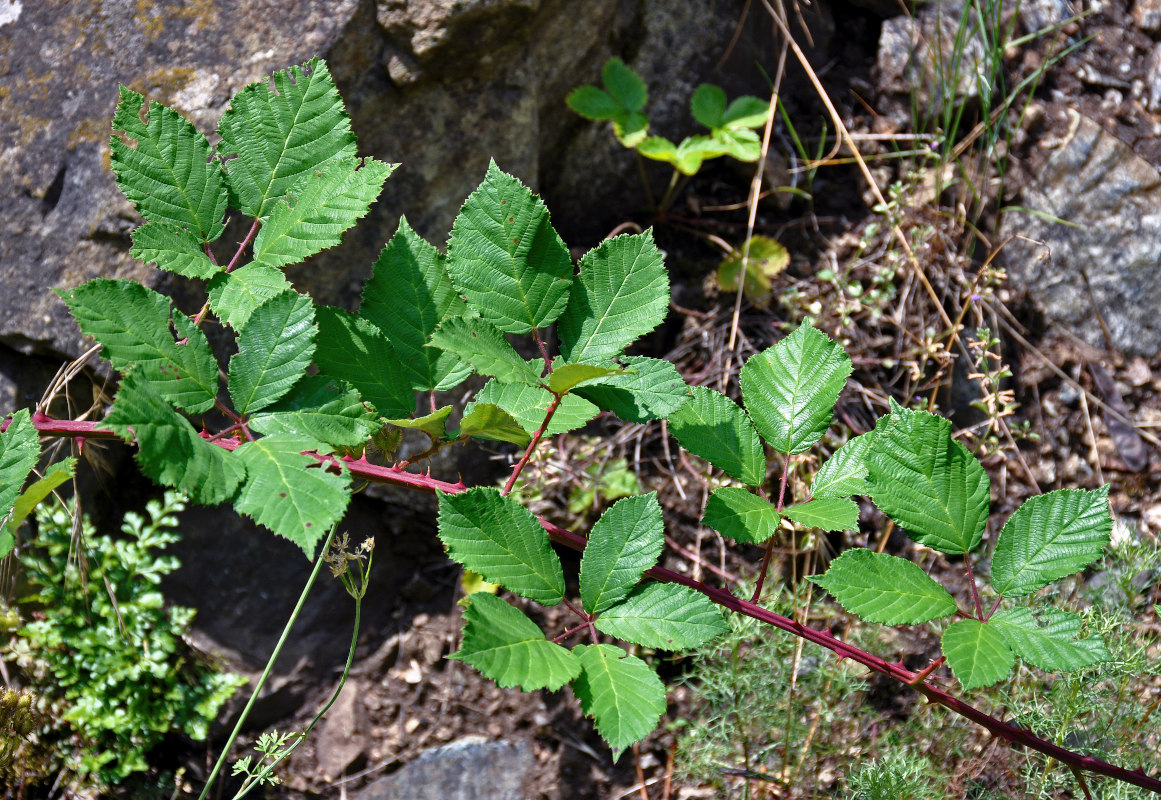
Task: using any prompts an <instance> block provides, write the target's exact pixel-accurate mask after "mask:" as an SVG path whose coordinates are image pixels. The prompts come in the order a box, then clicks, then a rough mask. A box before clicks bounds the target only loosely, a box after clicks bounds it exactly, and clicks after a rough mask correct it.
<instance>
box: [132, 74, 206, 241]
mask: <svg viewBox="0 0 1161 800" xmlns="http://www.w3.org/2000/svg"><path fill="white" fill-rule="evenodd" d="M144 105H145V98H144V97H142V96H141V95H139V94H137V92H135V91H133V90H132V89H129V88H127V87H125V86H122V87H121V99H120V101H119V102H118V103H117V111H116V112H115V113H114V114H113V131H114V136H113V138H112V139H110V140H109V149H110V151H111V156H112V165H113V174H114V175H116V176H117V186H118V187H120V189H121V191H122V192H123V193H124V194H125V196H126V197H128V198H129V200H131V201H132V203H133V205H135V206H137V210H138V211H139V212H141V216H143V217H145V219H147V220H148V221H149V222H168V223H171V224H173V225H175V226H177V227H178V228H185V229H187V230H189V231H191V232H192V233H193V234H195V235H196V236H197V239H198V241H199V242H212V241H213V240H214V239H217V238H218V237H219V236H221V235H222V228H223V227H224V222H223V217H224V216H225V213H226V187H225V185H224V184H223V182H222V169H221V166H220V165H219V164H218V162H217V161H211V160H210V155H211V153H212V151H211V150H210V144H209V142H208V141H207V140H206V137H205V136H204V135H203V134H202V133H201V132H200V131H199V130H197V128H195V127H194V126H193V125H191V124H190V123H189V121H188V120H187V119H185V118H184V117H183V116H181V115H180V114H178V113H177V112H176V111H174V110H173V109H170V108H166V107H165V106H163V105H160V104H159V103H157V102H151V103H150V104H149V113H148V116H147V118H146V119H145V121H142V113H141V112H142V108H143V106H144ZM117 133H120V134H122V135H123V136H124V138H122V137H121V136H117V135H116V134H117Z"/></svg>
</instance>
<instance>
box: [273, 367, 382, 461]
mask: <svg viewBox="0 0 1161 800" xmlns="http://www.w3.org/2000/svg"><path fill="white" fill-rule="evenodd" d="M250 427H251V429H253V430H256V431H258V432H259V433H266V434H270V433H294V434H298V435H300V436H309V437H311V438H312V439H317V440H318V441H320V442H324V443H326V444H329V445H333V446H336V447H355V446H358V445H361V444H363V443H365V442H366V441H367V440H368V439H370V438H371V435H372V434H373V433H375V431H377V430H379V428H380V427H382V424H381V423H380V422H379V417H378V415H377V414H374V413H372V412H370V411H368V410H367V408H366V406H364V405H363V401H362V398H361V397H360V396H359V393H358V392H356V391H355V390H354V389H352V388H351V387H350V385H348V384H346V383H343V382H342V381H336V380H332V379H330V378H327V377H326V376H323V375H305V376H303V378H302V379H300V380H299V382H298V383H296V384H295V385H294V388H293V389H291V390H290V392H289V393H288V394H287V395H286V396H285V397H283V398H282V399H281V400H279V401H278V402H277V403H275V404H274V405H271V406H267V407H266V409H264V410H263V411H261V412H260V413H258V414H255V415H254V416H253V417H251V418H250Z"/></svg>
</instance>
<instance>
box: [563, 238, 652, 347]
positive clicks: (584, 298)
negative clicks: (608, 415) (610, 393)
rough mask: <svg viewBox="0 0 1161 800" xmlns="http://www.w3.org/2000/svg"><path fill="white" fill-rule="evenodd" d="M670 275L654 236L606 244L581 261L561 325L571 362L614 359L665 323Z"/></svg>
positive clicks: (613, 239)
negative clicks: (640, 338)
mask: <svg viewBox="0 0 1161 800" xmlns="http://www.w3.org/2000/svg"><path fill="white" fill-rule="evenodd" d="M668 311H669V276H668V273H667V272H666V271H665V257H664V256H663V255H662V254H661V251H660V250H658V249H657V245H656V244H654V242H653V231H652V230H647V231H645V232H644V233H642V234H639V235H636V236H633V235H629V234H623V235H621V236H614V237H613V238H612V239H606V240H605V241H603V242H601V244H600V245H599V246H598V247H596V248H594V249H592V250H590V251H589V252H588V253H586V254H585V255H584V257H582V258H581V260H580V273H579V274H578V275H577V278H576V280H575V281H574V282H573V287H572V291H571V293H570V295H569V299H568V307H567V309H566V310H565V312H564V314H562V315H561V317H560V321H559V322H558V324H557V326H556V327H557V335H558V336H559V338H560V352H561V354H562V355H563V356H564V357H565V359H566V360H567V361H572V362H587V363H597V362H600V361H603V360H605V359H608V358H614V357H616V356H618V355H620V354H621V352H622V351H623V350H624V349H625V348H626V347H628V346H629V345H630V344H632V343H633V342H634V341H636V340H637V339H638V338H639V337H641V336H644V335H645V334H646V333H649V332H650V331H652V330H653V329H654V328H656V327H657V326H658V325H660V324H661V323H662V321H664V319H665V315H666V313H668Z"/></svg>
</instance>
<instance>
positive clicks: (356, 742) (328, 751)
mask: <svg viewBox="0 0 1161 800" xmlns="http://www.w3.org/2000/svg"><path fill="white" fill-rule="evenodd" d="M362 688H363V687H362V686H361V685H360V683H359V681H355V680H352V681H348V682H347V685H346V686H345V687H344V688H343V691H342V693H341V694H340V695H339V697H338V699H337V700H335V704H334V705H333V706H331V708H330V710H329V711H327V714H326V716H325V717H323V721H322V725H321V726H320V728H319V734H318V741H317V743H316V744H315V754H316V755H315V761H316V763H317V765H318V771H319V772H320V773H321V776H322V779H323V780H325V781H328V782H329V781H334V780H335V779H337V778H338V777H340V776H341V775H342V774H343V771H344V770H346V769H347V767H349V766H350V765H351V764H353V763H354V762H355V761H356V760H357V759H358V758H359V757H360V756H362V755H363V753H364V750H365V749H366V747H367V722H366V716H367V714H366V711H365V709H364V707H363V702H362V700H361V699H360V697H361V695H362V694H363V692H362V691H361V690H362Z"/></svg>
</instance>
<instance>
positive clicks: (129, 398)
mask: <svg viewBox="0 0 1161 800" xmlns="http://www.w3.org/2000/svg"><path fill="white" fill-rule="evenodd" d="M101 427H102V428H105V429H106V430H110V431H113V433H115V434H117V435H118V436H120V437H121V438H122V439H124V440H125V441H127V442H132V441H136V442H137V447H138V450H137V465H138V466H139V467H140V468H141V471H142V472H143V473H145V475H146V476H147V477H149V478H152V479H153V480H154V481H156V482H158V483H160V484H162V485H164V486H172V487H174V488H175V489H180V490H181V491H183V492H185V493H186V494H188V495H189V496H190V497H191V498H192V499H193V500H194V501H195V502H197V503H202V504H203V505H217V504H218V503H221V502H222V501H223V500H227V499H229V498H230V497H232V496H233V494H234V491H235V490H236V489H237V488H238V484H239V483H241V481H242V479H243V478H244V477H245V475H246V472H245V469H244V467H243V465H242V463H241V462H240V461H239V460H238V459H237V458H235V457H233V456H232V455H231V454H229V453H227V452H226V451H225V450H223V449H222V448H220V447H218V446H217V445H214V444H210V443H209V442H207V441H206V440H205V439H203V438H202V437H200V436H199V435H198V432H197V431H196V430H194V427H193V425H191V424H190V423H189V420H187V419H186V418H185V417H183V416H182V415H181V414H179V413H177V412H176V411H174V410H173V408H171V407H170V405H169V404H168V403H167V402H165V400H164V398H162V396H161V395H160V394H159V393H158V391H157V389H156V388H155V386H154V384H153V383H152V382H150V381H149V380H148V379H147V378H145V377H144V376H143V375H142V374H141V373H140V372H139V371H138V370H132V371H131V372H129V373H128V374H127V375H126V376H125V379H124V380H123V381H121V387H120V389H118V390H117V396H116V398H115V400H114V402H113V409H112V411H110V412H109V414H108V416H106V417H105V419H104V420H102V421H101Z"/></svg>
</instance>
